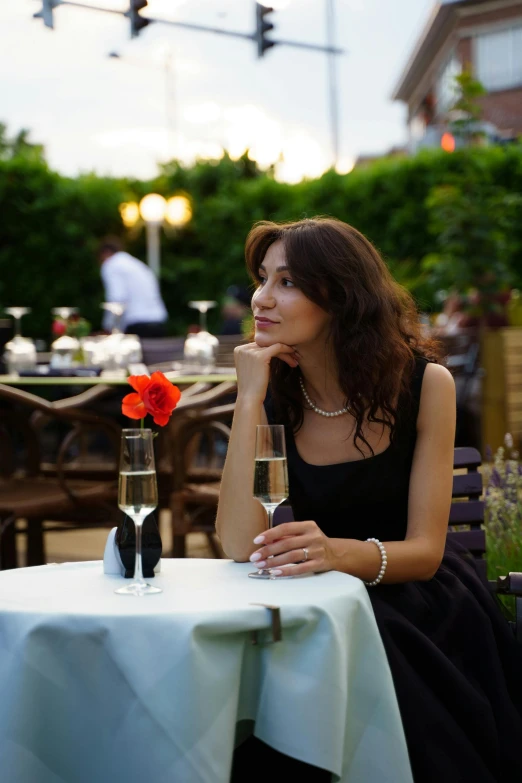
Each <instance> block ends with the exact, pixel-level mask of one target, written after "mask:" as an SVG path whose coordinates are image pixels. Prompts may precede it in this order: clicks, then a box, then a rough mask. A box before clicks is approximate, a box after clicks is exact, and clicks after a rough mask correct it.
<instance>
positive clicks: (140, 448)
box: [115, 429, 162, 596]
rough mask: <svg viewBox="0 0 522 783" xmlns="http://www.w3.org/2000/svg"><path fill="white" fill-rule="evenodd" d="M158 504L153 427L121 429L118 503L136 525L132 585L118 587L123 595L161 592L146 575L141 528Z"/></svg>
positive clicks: (117, 591)
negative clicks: (149, 582) (146, 579)
mask: <svg viewBox="0 0 522 783" xmlns="http://www.w3.org/2000/svg"><path fill="white" fill-rule="evenodd" d="M157 505H158V487H157V483H156V469H155V466H154V451H153V448H152V430H150V429H128V430H122V433H121V456H120V481H119V488H118V506H119V508H121V510H122V511H124V512H125V513H126V514H128V516H129V517H131V519H132V520H133V522H134V524H135V526H136V565H135V567H134V580H133V581H132V582H131V584H130V585H126V586H125V587H120V588H119V589H118V590H115V592H116V593H120V595H138V596H142V595H150V594H152V593H161V592H162V590H161V589H160V588H159V587H153V586H152V585H149V584H147V583H146V582H145V580H144V579H143V569H142V562H141V531H142V527H143V522H144V520H145V517H146V516H148V515H149V514H150V513H151V511H154V509H155V508H156V507H157Z"/></svg>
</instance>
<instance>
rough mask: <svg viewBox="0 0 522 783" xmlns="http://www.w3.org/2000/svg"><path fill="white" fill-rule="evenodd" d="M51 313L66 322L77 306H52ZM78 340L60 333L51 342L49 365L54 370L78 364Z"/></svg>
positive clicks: (76, 309) (79, 346)
mask: <svg viewBox="0 0 522 783" xmlns="http://www.w3.org/2000/svg"><path fill="white" fill-rule="evenodd" d="M51 313H52V314H53V315H54V316H55V317H57V318H61V319H62V321H64V322H65V324H67V322H68V320H69V318H70V317H71V315H77V313H78V308H77V307H53V308H52V309H51ZM80 348H81V345H80V341H79V340H78V338H77V337H73V336H72V335H70V334H62V335H61V336H60V337H58V338H57V339H56V340H54V341H53V342H52V343H51V361H50V365H51V367H53V368H54V369H56V370H65V369H70V368H71V367H74V366H75V365H76V364H79V361H78V357H79V353H80Z"/></svg>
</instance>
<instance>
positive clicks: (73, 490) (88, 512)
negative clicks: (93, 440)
mask: <svg viewBox="0 0 522 783" xmlns="http://www.w3.org/2000/svg"><path fill="white" fill-rule="evenodd" d="M90 391H91V394H90V395H87V399H92V398H93V397H95V396H96V395H95V394H94V393H93V392H92V390H90ZM99 395H101V392H98V396H99ZM78 397H79V398H81V399H80V400H78V399H75V398H74V397H73V398H69V399H68V400H61V401H60V402H54V403H53V402H48V401H47V400H44V399H42V398H40V397H37V396H36V395H34V394H29V393H28V392H25V391H21V390H19V389H14V388H11V387H9V386H4V385H1V384H0V404H1V403H2V401H3V403H4V404H3V407H2V408H0V438H1V442H2V450H1V452H0V567H1V568H13V567H16V565H17V558H16V540H15V537H16V522H17V520H19V519H25V520H27V564H28V565H39V564H41V563H44V562H45V551H44V536H43V533H44V529H43V523H44V521H50V522H52V523H57V522H60V523H66V525H69V526H82V527H84V526H104V527H105V526H109V527H111V526H112V525H114V524H115V523H117V517H118V514H119V512H118V507H117V480H116V479H115V478H113V479H111V480H100V479H93V480H90V479H86V478H79V477H78V476H73V477H71V476H70V474H68V471H67V469H66V463H67V455H68V454H69V453H70V449H71V447H72V446H73V444H74V443H75V442H77V441H78V439H81V438H82V437H83V436H84V435H85V433H87V432H90V433H92V432H93V431H94V430H96V431H97V432H103V433H104V434H105V436H106V439H107V443H108V445H109V448H110V449H112V451H113V454H114V465H115V476H116V478H117V472H116V471H117V464H118V453H119V443H120V432H121V430H120V427H119V426H118V425H117V424H116V423H115V422H113V421H111V420H109V419H103V418H101V417H100V416H97V415H96V414H93V413H90V412H88V411H85V410H83V409H82V408H81V407H78V406H79V405H83V404H84V403H85V398H86V393H83V394H82V395H78ZM32 416H36V418H37V419H38V416H44V417H46V418H54V419H56V420H59V421H60V422H63V423H65V424H66V425H67V428H68V431H67V434H66V435H65V437H64V438H63V440H62V442H61V445H60V448H59V450H58V456H57V460H56V472H55V475H54V476H49V475H44V474H43V472H42V470H41V465H42V459H41V444H40V437H39V435H40V432H39V428H40V424H41V422H38V421H37V422H36V423H34V422H32V421H31V418H32ZM19 463H20V464H19ZM46 529H56V528H53V527H52V525H51V526H50V527H49V526H48V527H46ZM59 529H63V524H62V525H61V526H60V528H59Z"/></svg>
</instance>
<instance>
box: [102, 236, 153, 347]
mask: <svg viewBox="0 0 522 783" xmlns="http://www.w3.org/2000/svg"><path fill="white" fill-rule="evenodd" d="M98 258H99V261H100V264H101V277H102V281H103V287H104V289H105V301H106V302H121V303H122V304H123V305H124V306H125V311H124V313H123V316H122V318H121V322H120V328H121V330H122V331H123V332H126V333H127V334H137V335H138V336H139V337H164V336H165V335H166V334H167V330H166V321H167V318H168V313H167V309H166V307H165V305H164V303H163V300H162V298H161V293H160V289H159V284H158V280H157V278H156V275H155V274H154V272H153V271H152V270H151V269H150V267H148V266H147V265H146V264H144V263H143V262H142V261H140V260H139V259H137V258H134V256H131V255H130V254H129V253H125V252H124V251H123V250H122V246H121V243H120V242H119V240H118V239H117V238H112V237H108V238H107V239H104V240H102V242H101V243H100V245H99V249H98ZM113 321H114V316H113V315H112V313H109V312H106V313H105V315H104V317H103V328H104V329H105V330H107V331H110V330H111V329H112V326H113Z"/></svg>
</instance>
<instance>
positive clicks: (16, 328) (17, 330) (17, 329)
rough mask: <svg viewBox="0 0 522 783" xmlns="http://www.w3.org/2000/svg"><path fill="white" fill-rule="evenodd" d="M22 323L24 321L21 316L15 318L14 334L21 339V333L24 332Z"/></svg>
mask: <svg viewBox="0 0 522 783" xmlns="http://www.w3.org/2000/svg"><path fill="white" fill-rule="evenodd" d="M21 321H22V319H21V318H20V316H19V315H18V316H16V317H15V319H14V332H15V337H20V334H21V332H22V329H21Z"/></svg>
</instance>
